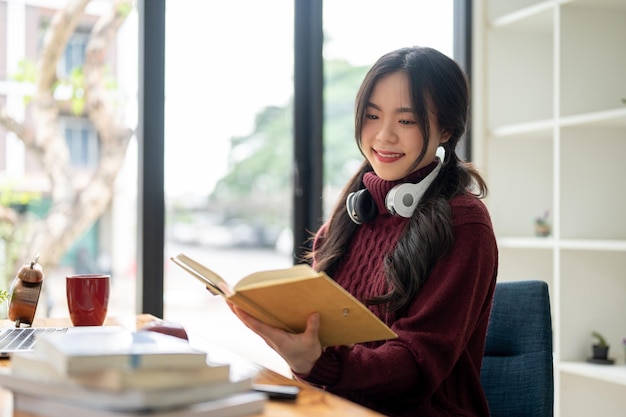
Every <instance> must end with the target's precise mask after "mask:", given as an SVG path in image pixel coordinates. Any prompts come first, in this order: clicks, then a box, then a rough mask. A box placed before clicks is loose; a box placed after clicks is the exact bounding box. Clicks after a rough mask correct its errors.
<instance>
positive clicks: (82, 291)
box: [65, 274, 111, 326]
mask: <svg viewBox="0 0 626 417" xmlns="http://www.w3.org/2000/svg"><path fill="white" fill-rule="evenodd" d="M65 288H66V293H67V307H68V310H69V312H70V320H71V321H72V324H73V325H74V326H102V324H104V319H105V318H106V316H107V309H108V305H109V292H110V290H111V276H110V275H103V274H80V275H68V276H67V277H65Z"/></svg>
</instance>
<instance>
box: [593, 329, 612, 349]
mask: <svg viewBox="0 0 626 417" xmlns="http://www.w3.org/2000/svg"><path fill="white" fill-rule="evenodd" d="M591 335H592V336H593V337H595V338H596V340H597V344H598V345H599V346H608V345H609V344H608V343H607V341H606V339H605V338H604V336H602V335H601V334H600V333H598V332H595V331H594V332H591Z"/></svg>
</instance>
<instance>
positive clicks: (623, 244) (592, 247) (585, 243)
mask: <svg viewBox="0 0 626 417" xmlns="http://www.w3.org/2000/svg"><path fill="white" fill-rule="evenodd" d="M555 246H558V247H559V248H561V249H564V250H585V251H607V252H626V240H594V239H560V240H559V241H558V243H557V242H556V241H555V239H554V238H552V237H499V238H498V247H500V248H508V249H552V248H554V247H555Z"/></svg>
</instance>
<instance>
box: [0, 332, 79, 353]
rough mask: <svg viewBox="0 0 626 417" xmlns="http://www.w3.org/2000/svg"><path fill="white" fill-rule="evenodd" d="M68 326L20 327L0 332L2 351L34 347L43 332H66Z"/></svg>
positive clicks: (0, 348) (0, 347) (0, 350)
mask: <svg viewBox="0 0 626 417" xmlns="http://www.w3.org/2000/svg"><path fill="white" fill-rule="evenodd" d="M67 329H68V328H67V327H59V328H32V327H20V328H16V329H10V330H6V331H4V332H2V333H1V334H0V352H7V351H15V350H30V349H32V347H33V345H34V344H35V341H36V340H37V337H38V336H39V335H41V334H43V333H58V332H66V331H67Z"/></svg>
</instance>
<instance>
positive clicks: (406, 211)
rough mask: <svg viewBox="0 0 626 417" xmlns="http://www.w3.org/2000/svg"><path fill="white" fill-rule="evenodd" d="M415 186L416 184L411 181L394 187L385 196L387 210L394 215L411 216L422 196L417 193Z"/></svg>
mask: <svg viewBox="0 0 626 417" xmlns="http://www.w3.org/2000/svg"><path fill="white" fill-rule="evenodd" d="M415 188H417V187H416V185H415V184H409V183H406V184H400V185H396V186H395V187H393V188H392V189H391V190H390V191H389V192H388V193H387V196H386V198H385V206H386V207H387V211H389V213H391V214H393V215H394V216H396V215H398V216H402V217H406V218H409V217H411V216H412V215H413V212H414V211H415V208H416V207H417V203H419V200H420V198H421V195H419V196H416V195H415V192H416V190H415Z"/></svg>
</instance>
